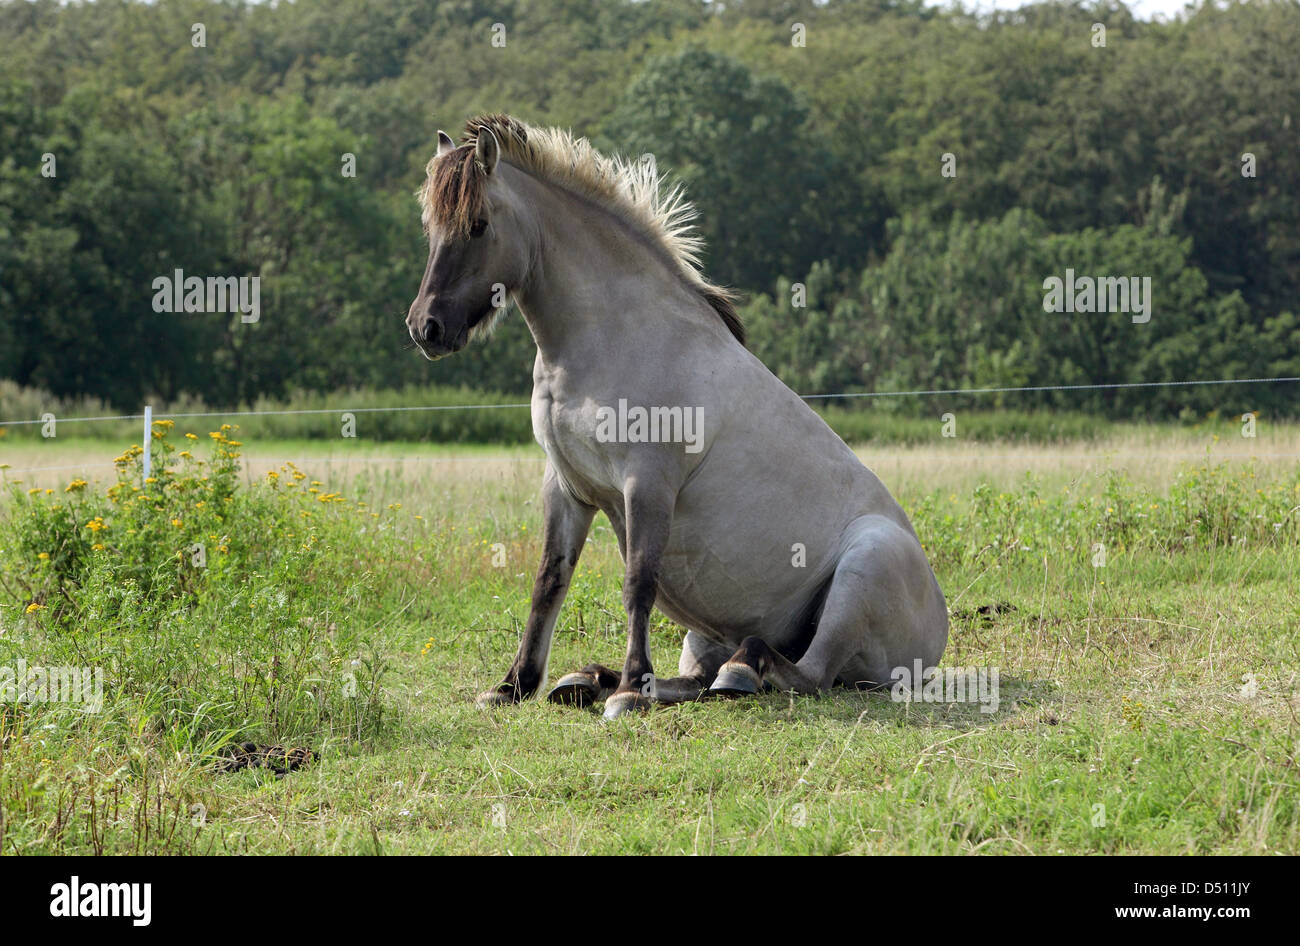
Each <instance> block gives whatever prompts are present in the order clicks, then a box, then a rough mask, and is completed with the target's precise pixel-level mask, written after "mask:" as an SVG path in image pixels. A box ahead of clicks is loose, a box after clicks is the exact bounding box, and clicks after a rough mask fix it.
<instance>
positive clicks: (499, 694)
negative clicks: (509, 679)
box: [474, 686, 519, 709]
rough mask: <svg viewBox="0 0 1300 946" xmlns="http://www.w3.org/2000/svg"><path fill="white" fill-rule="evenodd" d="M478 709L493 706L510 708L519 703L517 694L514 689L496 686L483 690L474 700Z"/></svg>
mask: <svg viewBox="0 0 1300 946" xmlns="http://www.w3.org/2000/svg"><path fill="white" fill-rule="evenodd" d="M474 702H475V704H477V706H478V708H479V709H489V708H491V707H493V706H510V705H513V704H515V703H518V702H519V693H518V691H517V690H515V688H514V687H504V686H498V687H493V688H492V689H490V690H484V691H483V692H482V693H480V694H479V695H478V696H477V697H475V699H474Z"/></svg>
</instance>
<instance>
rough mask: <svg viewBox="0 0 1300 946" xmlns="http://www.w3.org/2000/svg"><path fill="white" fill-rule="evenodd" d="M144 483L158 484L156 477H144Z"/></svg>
mask: <svg viewBox="0 0 1300 946" xmlns="http://www.w3.org/2000/svg"><path fill="white" fill-rule="evenodd" d="M144 481H145V482H146V483H157V482H158V477H156V476H146V477H145V478H144Z"/></svg>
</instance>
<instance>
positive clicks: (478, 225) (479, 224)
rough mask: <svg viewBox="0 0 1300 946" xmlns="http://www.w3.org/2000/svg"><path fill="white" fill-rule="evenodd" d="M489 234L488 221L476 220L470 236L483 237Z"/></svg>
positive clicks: (470, 229) (470, 230)
mask: <svg viewBox="0 0 1300 946" xmlns="http://www.w3.org/2000/svg"><path fill="white" fill-rule="evenodd" d="M486 232H487V221H486V220H475V221H474V225H473V226H472V227H470V228H469V235H470V236H472V237H481V236H482V235H483V234H484V233H486Z"/></svg>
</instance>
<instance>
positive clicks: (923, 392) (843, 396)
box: [0, 376, 1300, 475]
mask: <svg viewBox="0 0 1300 946" xmlns="http://www.w3.org/2000/svg"><path fill="white" fill-rule="evenodd" d="M1298 381H1300V377H1290V376H1288V377H1279V378H1213V379H1197V380H1188V381H1131V382H1115V383H1103V384H1048V385H1025V386H1019V387H1010V386H1008V387H984V388H932V389H918V390H910V391H853V392H840V393H835V394H801V395H799V396H800V397H801V398H802V399H803V400H805V401H832V400H854V399H863V398H890V397H932V396H940V395H946V396H964V395H983V394H1018V393H1040V392H1050V391H1104V390H1120V389H1134V388H1176V387H1205V386H1229V385H1243V384H1285V383H1293V382H1298ZM530 406H531V405H530V404H529V402H526V401H524V402H518V403H505V404H440V405H397V406H391V407H335V408H286V409H276V410H251V409H250V410H229V411H157V412H155V411H153V409H152V407H151V406H146V408H145V410H144V412H143V413H140V414H111V415H102V416H97V417H77V416H71V417H59V418H56V421H57V423H58V424H72V423H96V422H120V421H130V420H144V421H145V428H146V430H145V431H144V434H145V443H146V445H147V444H148V443H149V440H150V439H151V438H150V437H149V435H148V434H149V428H150V425H151V423H152V422H153V421H157V420H177V419H189V418H202V417H220V418H234V417H285V416H296V415H335V416H340V415H343V414H379V413H409V412H420V411H484V410H519V409H523V408H527V407H530ZM52 416H53V415H48V416H45V417H41V418H37V419H34V420H32V419H22V420H6V421H0V428H4V427H20V426H26V425H33V424H45V423H48V422H49V420H50V417H52ZM1196 452H1197V453H1200V452H1203V451H1201V450H1198V451H1196ZM1190 455H1193V454H1192V452H1191V451H1162V452H1155V453H1153V452H1150V451H1147V452H1144V453H1142V454H1134V455H1133V456H1140V457H1143V458H1149V457H1152V456H1168V457H1185V456H1190ZM1018 456H1019V455H1017V454H989V455H983V456H982V459H995V458H998V457H1001V458H1004V459H1013V458H1016V457H1018ZM1036 456H1037V457H1038V458H1040V459H1077V458H1078V455H1076V454H1056V455H1051V454H1037V455H1036ZM1219 456H1220V457H1222V458H1254V459H1262V458H1270V459H1295V458H1300V453H1249V454H1222V455H1219ZM541 459H543V458H542V457H522V456H502V457H482V456H445V457H440V456H427V455H425V456H412V457H406V456H396V457H394V456H384V455H372V456H360V457H320V456H312V457H302V458H299V460H300V461H301V462H304V463H335V462H347V463H384V462H388V463H397V462H422V463H444V462H483V463H487V462H513V461H525V462H526V461H540V460H541ZM1112 459H1114V458H1112ZM112 465H113V464H112V463H111V462H90V463H80V464H72V465H65V466H47V467H27V468H25V469H18V470H12V469H11V470H8V472H10V473H15V474H16V473H46V472H59V471H66V470H85V469H97V468H99V467H108V466H112ZM146 475H148V470H147V457H146Z"/></svg>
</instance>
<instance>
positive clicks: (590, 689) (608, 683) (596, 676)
mask: <svg viewBox="0 0 1300 946" xmlns="http://www.w3.org/2000/svg"><path fill="white" fill-rule="evenodd" d="M729 653H730V651H729V650H728V649H727V648H725V647H722V646H721V645H719V644H714V643H712V642H711V641H709V640H708V639H707V638H705V637H703V636H701V635H700V634H698V633H696V632H695V631H687V633H686V639H685V640H684V641H682V656H681V659H680V660H679V661H678V662H677V673H678V674H679V675H678V676H676V677H669V678H668V679H666V680H660V679H657V678H656V679H652V680H651V681H649V683H648V684H647V685H648V687H649V693H648V695H649V696H650V697H651V699H653V700H654V701H655V702H656V703H687V702H690V701H691V700H698V699H699V698H700V697H701V696H702V695H703V694H704V692H705V690H707V689H708V686H709V684H710V683H712V682H713V678H714V677H715V676H717V673H718V668H719V667H721V666H722V664H723V662H724V661H725V660H726V659H727V656H728V654H729ZM621 678H622V674H621V673H620V672H619V671H616V670H610V669H609V668H608V667H603V666H601V665H600V664H590V665H588V666H586V667H583V668H582V669H581V670H578V671H576V672H574V673H568V674H565V675H564V676H563V677H561V678H560V679H559V680H557V681H556V683H555V686H554V688H553V689H552V690H551V692H550V693H548V694H547V695H546V698H547V699H548V700H550V701H551V702H552V703H564V704H567V705H570V706H590V705H591V704H592V703H598V702H600V701H601V700H603V699H605V698H606V697H608V696H609V695H610V693H612V692H613V691H614V690H615V689H616V688H617V687H618V684H619V680H620V679H621Z"/></svg>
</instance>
